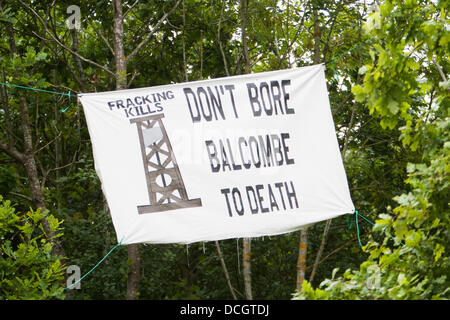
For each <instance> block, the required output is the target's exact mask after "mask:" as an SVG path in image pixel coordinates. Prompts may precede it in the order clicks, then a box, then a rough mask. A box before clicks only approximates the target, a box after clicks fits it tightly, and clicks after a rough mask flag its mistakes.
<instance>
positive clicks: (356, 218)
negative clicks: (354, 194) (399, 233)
mask: <svg viewBox="0 0 450 320" xmlns="http://www.w3.org/2000/svg"><path fill="white" fill-rule="evenodd" d="M353 213H354V214H355V222H356V232H357V235H358V242H359V246H360V247H362V246H363V245H362V242H361V238H360V235H359V221H358V220H359V217H361V218H363V219H364V220H366V221H367V222H368V223H369V224H371V225H372V226H374V225H375V223H374V222H373V221H371V220H369V219H368V218H366V217H364V216H363V215H362V214H360V213H359V212H358V210H355V211H354V212H353ZM349 222H350V223H349ZM352 224H353V222H352V221H351V220H349V216H347V225H349V226H348V228H349V229H351V228H352ZM390 237H391V239H392V240H394V241H395V238H394V237H393V236H390ZM400 244H401V245H402V246H405V244H404V243H403V242H400Z"/></svg>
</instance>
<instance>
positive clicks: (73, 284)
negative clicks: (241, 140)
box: [64, 238, 123, 290]
mask: <svg viewBox="0 0 450 320" xmlns="http://www.w3.org/2000/svg"><path fill="white" fill-rule="evenodd" d="M122 240H123V238H122ZM122 240H120V242H119V243H118V244H116V245H115V246H114V247H113V248H112V249H111V250H109V252H108V253H107V254H106V256H104V257H103V259H102V260H100V261H99V262H98V263H97V264H96V265H95V266H94V267H93V268H92V269H91V270H89V271H88V272H87V273H86V274H85V275H84V276H82V277H81V278H80V279H79V280H78V281H76V282H75V283H72V284H71V285H70V286H68V287H67V288H64V290H67V289H70V288H72V287H73V286H75V285H76V284H77V283H79V282H80V281H81V280H83V279H84V278H86V276H87V275H88V274H90V273H91V272H92V271H94V270H95V269H96V268H97V267H98V266H99V265H100V264H101V263H102V262H103V261H104V260H105V259H106V258H107V257H108V256H109V255H110V254H111V252H113V251H114V250H115V249H116V248H117V247H118V246H120V245H121V244H122Z"/></svg>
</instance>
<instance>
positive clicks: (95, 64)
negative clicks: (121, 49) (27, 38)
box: [19, 0, 115, 76]
mask: <svg viewBox="0 0 450 320" xmlns="http://www.w3.org/2000/svg"><path fill="white" fill-rule="evenodd" d="M19 2H20V3H21V4H22V5H23V6H24V7H26V8H27V9H28V10H29V11H31V12H32V13H33V14H34V15H35V16H36V17H37V18H38V19H39V21H40V22H41V24H42V25H43V26H44V32H45V33H44V34H47V33H48V35H49V36H50V37H51V38H52V39H53V41H54V42H56V43H57V44H58V45H59V46H61V47H62V48H64V49H65V50H67V51H68V52H70V53H71V54H73V55H75V56H77V57H78V58H80V59H81V60H83V61H84V62H87V63H90V64H92V65H94V66H96V67H98V68H100V69H102V70H104V71H106V72H108V73H109V74H111V75H113V76H115V73H114V72H112V71H111V70H109V69H108V68H106V67H105V66H102V65H100V64H98V63H97V62H95V61H92V60H90V59H88V58H85V57H83V56H82V55H80V54H79V53H77V52H75V51H73V50H72V49H70V48H69V47H67V46H66V45H64V44H63V43H62V42H61V41H59V39H58V38H57V37H56V36H55V35H53V34H52V33H51V32H50V31H49V30H48V28H47V24H46V23H45V21H44V20H43V19H42V17H41V16H40V15H39V14H38V13H37V12H36V11H35V10H34V9H33V8H31V7H30V6H29V5H27V4H26V3H24V2H23V1H22V0H19ZM42 39H45V38H42ZM45 40H47V41H48V40H49V39H45Z"/></svg>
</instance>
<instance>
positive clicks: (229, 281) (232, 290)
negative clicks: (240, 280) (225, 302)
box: [214, 241, 237, 300]
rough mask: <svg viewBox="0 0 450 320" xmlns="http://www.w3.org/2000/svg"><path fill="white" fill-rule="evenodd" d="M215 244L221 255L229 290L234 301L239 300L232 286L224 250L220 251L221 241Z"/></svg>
mask: <svg viewBox="0 0 450 320" xmlns="http://www.w3.org/2000/svg"><path fill="white" fill-rule="evenodd" d="M214 244H215V245H216V249H217V254H218V255H219V259H220V264H221V265H222V269H223V273H224V274H225V280H226V281H227V284H228V288H229V289H230V292H231V295H232V296H233V299H234V300H237V297H236V294H235V293H234V288H233V286H232V285H231V280H230V275H229V274H228V269H227V265H226V264H225V259H224V258H223V255H222V250H220V244H219V241H214Z"/></svg>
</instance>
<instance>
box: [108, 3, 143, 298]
mask: <svg viewBox="0 0 450 320" xmlns="http://www.w3.org/2000/svg"><path fill="white" fill-rule="evenodd" d="M113 11H114V30H113V33H114V57H115V63H116V89H117V90H122V89H126V88H127V64H126V57H125V52H124V47H123V38H124V36H123V13H122V1H121V0H113ZM127 249H128V260H129V263H130V265H129V267H128V278H127V296H126V298H127V300H136V299H137V296H138V291H139V280H140V272H139V268H140V262H141V257H140V254H139V245H138V244H130V245H128V248H127Z"/></svg>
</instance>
